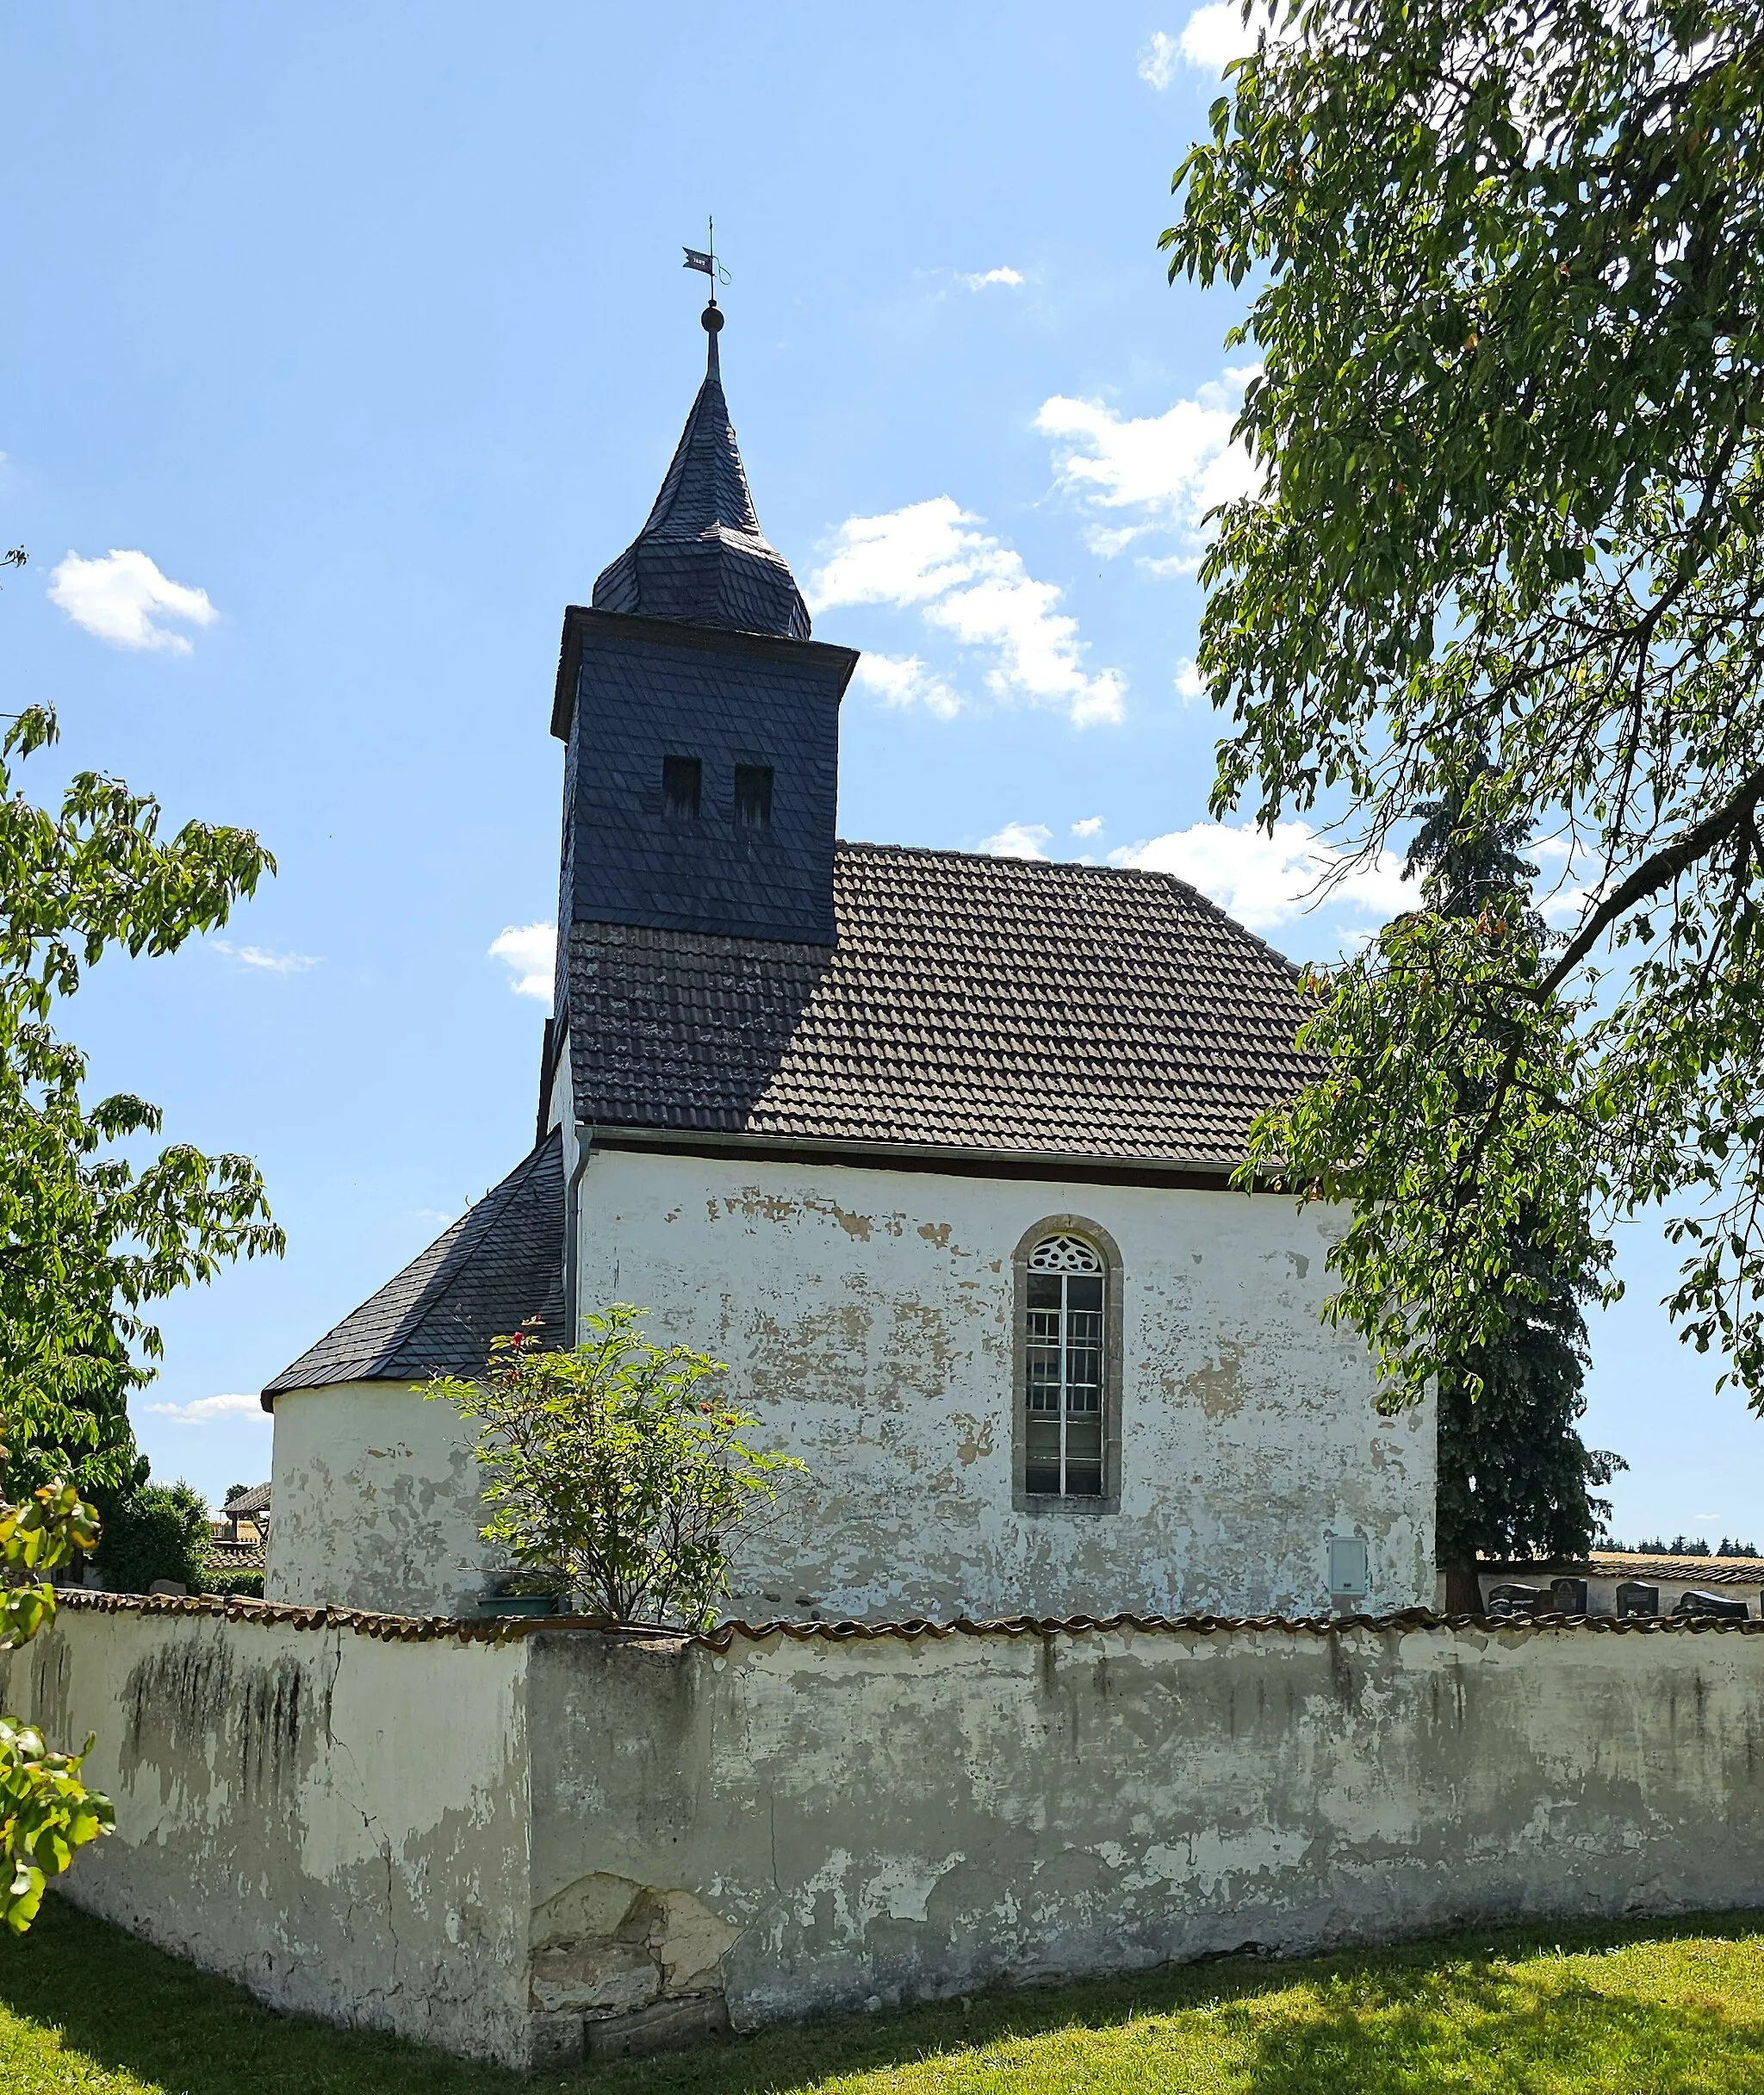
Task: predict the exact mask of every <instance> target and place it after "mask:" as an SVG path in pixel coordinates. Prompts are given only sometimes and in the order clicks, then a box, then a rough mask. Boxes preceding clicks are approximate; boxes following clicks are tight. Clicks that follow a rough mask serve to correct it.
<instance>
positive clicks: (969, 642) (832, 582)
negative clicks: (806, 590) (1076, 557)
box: [810, 494, 1127, 727]
mask: <svg viewBox="0 0 1764 2095" xmlns="http://www.w3.org/2000/svg"><path fill="white" fill-rule="evenodd" d="M982 521H983V519H981V518H979V517H977V516H973V515H972V514H970V513H969V512H968V511H966V510H965V509H962V508H960V507H958V506H957V504H956V503H955V502H954V501H953V500H951V498H950V497H949V496H948V495H947V494H940V495H937V496H935V497H934V498H933V499H932V500H929V501H926V502H912V503H909V504H908V505H907V507H905V508H904V509H895V510H891V511H890V512H889V513H887V514H886V515H885V516H877V517H849V518H848V519H847V520H846V521H845V522H844V523H843V524H842V525H840V527H839V529H838V530H837V531H836V532H835V533H834V534H833V538H832V540H831V542H830V551H829V558H828V561H827V564H826V565H825V567H823V569H822V570H821V572H820V573H819V574H818V575H817V576H816V577H815V578H814V580H813V582H812V584H811V590H810V602H811V608H812V609H813V610H815V611H817V612H820V611H823V610H826V609H828V608H829V607H831V606H835V605H840V604H890V605H892V606H894V607H895V609H897V610H899V611H906V610H912V609H916V610H917V611H918V612H919V613H920V615H921V616H922V618H923V619H924V620H925V622H926V623H927V625H931V626H933V627H935V628H936V629H938V630H940V631H943V632H946V633H948V634H950V635H951V636H952V637H953V638H954V639H956V640H958V641H959V642H960V643H961V644H962V645H963V646H964V647H969V648H974V649H977V650H984V651H985V652H987V653H989V654H990V655H991V656H992V662H991V667H990V668H988V669H987V670H986V673H985V680H986V685H987V687H988V689H989V690H991V692H992V693H993V694H994V695H995V696H996V697H997V698H1000V699H1027V700H1028V702H1029V703H1030V704H1032V705H1038V706H1059V707H1061V708H1062V709H1063V710H1064V711H1065V712H1066V714H1067V715H1068V717H1069V718H1071V721H1072V723H1073V724H1074V725H1076V726H1080V727H1083V726H1088V725H1089V724H1091V723H1092V722H1094V721H1098V720H1119V719H1120V718H1121V712H1122V705H1121V701H1122V698H1123V696H1124V694H1125V692H1126V688H1127V687H1126V682H1125V680H1124V679H1123V678H1122V677H1121V675H1119V674H1118V673H1117V672H1116V671H1115V670H1113V669H1103V670H1099V671H1097V672H1096V675H1089V674H1087V672H1086V671H1085V669H1084V644H1083V643H1082V642H1081V641H1080V640H1079V638H1078V620H1077V619H1073V618H1071V617H1070V616H1069V615H1068V614H1067V613H1065V612H1062V611H1061V610H1060V609H1059V602H1060V594H1061V593H1060V591H1059V587H1057V586H1056V585H1055V584H1054V583H1053V582H1038V581H1035V580H1034V577H1033V576H1032V575H1030V574H1029V573H1028V570H1027V569H1025V568H1024V566H1023V563H1022V555H1021V554H1020V553H1017V552H1016V551H1015V550H1013V549H1012V548H1011V547H1010V546H1009V545H1007V544H1004V542H1003V540H1002V539H999V538H993V537H992V536H991V534H990V533H988V532H983V531H978V530H975V529H973V528H972V527H973V526H974V525H978V524H979V523H981V522H982Z"/></svg>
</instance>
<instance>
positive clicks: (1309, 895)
mask: <svg viewBox="0 0 1764 2095" xmlns="http://www.w3.org/2000/svg"><path fill="white" fill-rule="evenodd" d="M1109 858H1110V861H1111V862H1112V863H1113V864H1115V865H1117V866H1140V867H1145V868H1146V871H1148V872H1151V873H1175V874H1176V876H1177V879H1178V880H1187V881H1188V882H1189V884H1190V885H1191V886H1195V887H1198V888H1199V889H1200V891H1201V892H1202V894H1203V895H1210V896H1211V897H1212V898H1213V900H1214V901H1215V902H1216V903H1218V904H1219V905H1220V907H1221V909H1225V910H1228V911H1230V912H1231V914H1232V915H1233V917H1236V918H1237V920H1238V922H1239V923H1244V924H1247V925H1248V926H1249V928H1250V929H1251V930H1252V931H1267V930H1272V929H1274V928H1275V927H1276V925H1279V924H1283V923H1290V922H1291V921H1292V920H1293V919H1294V918H1295V917H1300V916H1302V915H1303V914H1304V913H1305V912H1306V911H1307V909H1309V908H1310V907H1312V906H1313V905H1314V904H1316V903H1319V902H1324V901H1326V902H1331V903H1335V904H1342V905H1346V906H1347V907H1349V908H1351V909H1356V910H1359V911H1363V912H1365V913H1367V914H1369V915H1370V916H1374V917H1378V918H1379V919H1381V920H1383V919H1385V918H1388V917H1395V916H1399V915H1401V912H1402V911H1405V910H1412V909H1414V908H1415V907H1416V906H1417V905H1418V904H1419V895H1418V893H1417V891H1416V888H1415V886H1414V884H1413V882H1412V881H1407V882H1406V881H1405V880H1403V878H1402V861H1401V859H1400V858H1399V857H1398V856H1397V855H1396V854H1395V853H1394V851H1383V852H1381V853H1380V854H1379V855H1378V861H1377V863H1376V865H1374V866H1368V867H1356V868H1355V869H1354V870H1352V871H1351V872H1340V869H1341V868H1342V867H1343V866H1344V865H1345V859H1344V855H1343V854H1342V853H1341V852H1340V851H1339V850H1337V849H1335V847H1334V846H1333V845H1332V844H1331V843H1329V842H1327V841H1326V839H1324V838H1323V837H1320V836H1318V834H1317V832H1316V831H1315V830H1313V829H1312V828H1311V826H1310V824H1308V823H1305V822H1282V823H1276V825H1275V828H1274V833H1273V835H1272V836H1270V835H1269V834H1268V833H1267V832H1266V831H1265V830H1258V829H1254V828H1251V827H1247V826H1245V827H1243V828H1239V827H1238V826H1236V825H1235V824H1227V823H1220V822H1197V823H1196V824H1195V825H1194V827H1193V828H1192V829H1187V830H1171V832H1170V833H1169V835H1168V836H1153V837H1152V838H1151V839H1149V841H1147V842H1144V843H1138V844H1133V845H1130V846H1128V847H1127V849H1124V850H1121V851H1112V852H1110V854H1109ZM1338 872H1340V878H1339V883H1338V884H1337V885H1336V886H1333V887H1332V888H1329V889H1327V890H1326V889H1325V888H1324V887H1323V886H1320V883H1321V882H1324V881H1326V879H1327V877H1328V876H1329V875H1330V874H1332V873H1338Z"/></svg>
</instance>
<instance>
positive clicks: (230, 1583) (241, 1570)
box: [202, 1564, 264, 1601]
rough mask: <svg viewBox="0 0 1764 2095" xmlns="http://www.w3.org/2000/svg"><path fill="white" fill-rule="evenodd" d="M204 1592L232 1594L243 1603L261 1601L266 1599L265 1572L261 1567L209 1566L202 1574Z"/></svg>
mask: <svg viewBox="0 0 1764 2095" xmlns="http://www.w3.org/2000/svg"><path fill="white" fill-rule="evenodd" d="M202 1591H203V1592H204V1593H224V1594H231V1595H234V1596H235V1597H236V1598H237V1599H239V1600H241V1601H261V1600H262V1599H263V1597H264V1572H263V1567H262V1566H261V1565H248V1564H227V1565H226V1566H224V1567H223V1566H216V1565H214V1564H209V1565H207V1566H206V1567H205V1568H204V1570H203V1572H202Z"/></svg>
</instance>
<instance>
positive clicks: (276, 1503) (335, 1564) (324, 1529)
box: [264, 1382, 506, 1615]
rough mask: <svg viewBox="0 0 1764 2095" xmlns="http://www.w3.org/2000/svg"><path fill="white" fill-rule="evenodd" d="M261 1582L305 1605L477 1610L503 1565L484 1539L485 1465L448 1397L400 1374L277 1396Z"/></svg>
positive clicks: (274, 1595)
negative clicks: (433, 1394)
mask: <svg viewBox="0 0 1764 2095" xmlns="http://www.w3.org/2000/svg"><path fill="white" fill-rule="evenodd" d="M275 1419H276V1438H275V1447H274V1452H273V1454H272V1456H271V1459H270V1504H271V1506H272V1507H273V1508H275V1512H274V1514H273V1515H272V1518H271V1520H270V1540H269V1545H268V1549H267V1551H266V1553H265V1554H266V1563H265V1568H264V1591H265V1592H266V1593H267V1594H268V1595H269V1597H270V1599H271V1600H272V1601H288V1602H289V1603H290V1604H292V1605H295V1606H298V1607H312V1606H314V1605H317V1606H325V1605H329V1606H331V1607H370V1608H378V1609H383V1610H385V1611H386V1612H388V1613H393V1614H443V1615H470V1614H475V1613H477V1612H478V1601H479V1597H480V1595H481V1594H482V1592H483V1590H484V1588H485V1587H486V1585H487V1584H488V1583H489V1582H490V1580H491V1579H492V1578H493V1577H494V1576H496V1575H497V1574H498V1573H499V1572H500V1570H503V1569H505V1568H506V1566H505V1561H504V1558H503V1557H502V1556H501V1554H500V1552H498V1551H494V1550H493V1549H492V1548H491V1547H490V1545H488V1543H485V1542H483V1541H481V1540H480V1539H479V1535H478V1530H479V1529H480V1528H481V1526H483V1524H484V1520H485V1517H486V1516H485V1512H484V1508H483V1506H482V1504H481V1492H482V1490H483V1473H482V1470H481V1468H480V1467H479V1465H478V1464H477V1463H476V1462H475V1460H474V1459H473V1457H472V1436H471V1435H470V1433H469V1432H468V1431H467V1430H466V1429H465V1427H463V1424H462V1423H461V1420H460V1417H459V1414H458V1413H457V1412H456V1411H455V1410H454V1409H453V1408H452V1406H451V1405H450V1404H445V1403H440V1402H435V1403H431V1402H428V1401H427V1400H425V1398H423V1397H422V1396H419V1395H418V1394H417V1393H416V1391H415V1390H414V1389H411V1388H409V1387H407V1385H406V1384H404V1383H389V1382H351V1383H336V1384H334V1385H333V1386H332V1387H331V1388H329V1389H296V1390H294V1391H292V1392H290V1393H289V1394H288V1395H285V1396H278V1397H277V1398H276V1412H275Z"/></svg>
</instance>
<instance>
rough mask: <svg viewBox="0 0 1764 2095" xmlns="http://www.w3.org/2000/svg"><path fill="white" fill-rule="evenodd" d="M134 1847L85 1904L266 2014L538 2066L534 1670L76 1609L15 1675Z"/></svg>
mask: <svg viewBox="0 0 1764 2095" xmlns="http://www.w3.org/2000/svg"><path fill="white" fill-rule="evenodd" d="M0 1664H3V1667H4V1678H3V1681H0V1694H4V1695H5V1697H6V1698H7V1706H8V1707H9V1708H17V1707H18V1706H19V1705H20V1703H21V1702H23V1703H24V1705H25V1707H24V1709H23V1711H22V1713H23V1714H26V1715H29V1716H32V1717H34V1718H35V1719H38V1720H39V1721H40V1722H41V1723H42V1724H43V1725H44V1726H45V1727H46V1729H47V1731H48V1732H49V1734H50V1736H52V1737H53V1738H55V1739H56V1740H57V1741H58V1742H65V1741H69V1740H71V1741H73V1742H75V1743H78V1740H79V1739H81V1738H84V1736H85V1734H86V1732H88V1731H91V1732H93V1733H95V1734H96V1744H95V1746H94V1748H93V1750H92V1753H91V1756H90V1759H89V1760H88V1761H87V1763H86V1773H87V1779H88V1780H89V1781H91V1782H92V1783H93V1784H94V1785H95V1786H96V1787H98V1788H99V1789H102V1790H103V1791H105V1792H106V1793H108V1794H109V1796H110V1797H111V1798H112V1800H114V1801H115V1806H116V1821H117V1830H116V1832H115V1834H114V1835H113V1836H112V1837H110V1838H109V1839H108V1840H105V1841H102V1842H101V1843H98V1844H97V1845H96V1847H94V1848H92V1849H89V1850H87V1851H85V1852H84V1853H83V1854H82V1855H81V1856H80V1857H79V1858H78V1862H77V1863H76V1865H75V1868H74V1869H73V1872H72V1874H71V1875H70V1876H69V1877H67V1878H66V1879H65V1880H64V1885H63V1888H64V1889H65V1892H66V1893H67V1895H68V1896H69V1897H71V1899H73V1900H74V1902H75V1903H76V1904H78V1905H83V1906H84V1907H86V1908H87V1909H88V1910H89V1911H90V1912H96V1913H98V1914H101V1915H102V1916H103V1917H104V1918H107V1919H109V1920H114V1921H117V1922H119V1923H121V1924H122V1925H123V1926H124V1927H127V1928H129V1929H131V1930H133V1931H134V1932H135V1933H136V1934H139V1935H142V1936H146V1938H147V1939H148V1940H149V1941H151V1942H154V1943H158V1945H159V1946H160V1947H161V1948H162V1949H167V1950H170V1951H171V1953H172V1954H173V1955H177V1956H182V1957H186V1958H189V1960H190V1961H193V1962H195V1963H196V1964H199V1965H201V1966H202V1967H203V1968H205V1969H207V1970H209V1971H215V1972H219V1973H221V1974H224V1975H225V1976H226V1977H227V1978H230V1979H233V1980H238V1981H239V1983H240V1984H242V1985H244V1986H248V1987H249V1988H250V1989H251V1991H252V1992H254V1993H256V1994H257V1995H258V1997H259V1998H260V1999H264V2000H268V2001H270V2002H271V2003H273V2004H274V2005H276V2006H278V2007H281V2008H284V2009H288V2010H290V2011H298V2012H301V2013H307V2014H314V2015H320V2016H324V2017H326V2018H327V2019H329V2020H331V2021H333V2022H339V2023H345V2024H360V2025H363V2026H367V2027H370V2028H376V2029H386V2030H395V2031H397V2032H398V2033H399V2034H401V2035H402V2036H409V2037H414V2038H417V2039H419V2040H421V2041H422V2042H427V2043H432V2044H438V2045H442V2046H444V2047H445V2048H448V2049H450V2050H453V2051H458V2052H463V2053H464V2054H466V2055H470V2056H476V2057H486V2058H497V2059H502V2060H504V2061H507V2062H509V2063H516V2064H525V2062H526V2061H527V2058H528V2056H529V2047H530V2042H531V2030H530V2024H529V2010H528V2005H527V1999H526V1992H527V1987H526V1979H525V1964H526V1956H527V1941H526V1938H527V1915H528V1911H529V1908H530V1905H531V1897H530V1893H529V1890H528V1863H527V1840H528V1825H529V1820H528V1807H527V1762H526V1748H525V1665H526V1661H525V1653H524V1651H522V1650H521V1648H520V1647H519V1645H500V1646H499V1645H492V1644H478V1645H471V1646H461V1645H458V1644H438V1643H432V1644H376V1643H375V1642H373V1641H371V1640H370V1639H368V1638H361V1637H357V1636H353V1635H351V1634H349V1633H348V1632H344V1631H339V1630H330V1631H322V1632H311V1631H301V1630H296V1629H294V1628H292V1627H289V1626H286V1625H283V1624H276V1623H264V1622H262V1621H258V1620H252V1619H243V1620H240V1619H226V1618H217V1617H208V1618H206V1619H204V1618H200V1617H192V1616H189V1615H184V1616H176V1615H171V1616H167V1615H158V1616H155V1615H152V1614H148V1613H124V1612H119V1613H102V1614H101V1613H96V1612H93V1613H79V1612H78V1611H77V1610H75V1609H74V1608H71V1607H69V1608H66V1609H64V1610H63V1611H62V1613H61V1614H60V1615H59V1618H58V1620H57V1623H56V1625H55V1626H54V1627H53V1629H52V1630H50V1631H49V1632H47V1633H46V1634H44V1635H43V1636H42V1637H40V1638H38V1639H37V1640H36V1642H35V1643H34V1644H32V1645H31V1646H30V1647H29V1648H28V1651H22V1652H20V1653H18V1654H17V1655H16V1656H15V1657H11V1658H9V1659H7V1660H4V1661H0Z"/></svg>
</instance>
